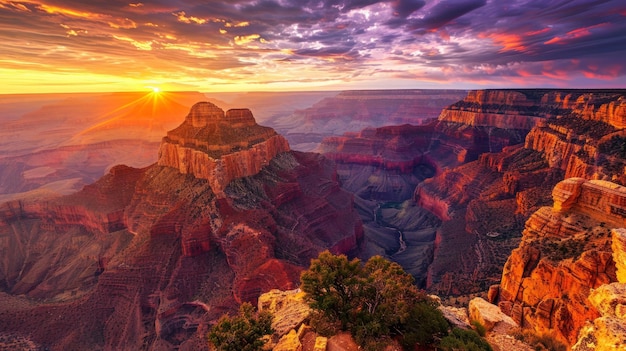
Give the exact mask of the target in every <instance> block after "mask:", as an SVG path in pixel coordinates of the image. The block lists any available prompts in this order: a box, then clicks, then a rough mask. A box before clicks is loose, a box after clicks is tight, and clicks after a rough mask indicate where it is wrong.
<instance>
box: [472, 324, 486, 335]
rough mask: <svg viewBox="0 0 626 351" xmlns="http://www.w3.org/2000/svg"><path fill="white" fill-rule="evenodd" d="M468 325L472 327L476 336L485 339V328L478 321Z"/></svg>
mask: <svg viewBox="0 0 626 351" xmlns="http://www.w3.org/2000/svg"><path fill="white" fill-rule="evenodd" d="M470 324H471V325H472V326H473V327H474V330H475V331H476V333H478V335H480V336H481V337H483V338H484V337H485V335H486V334H487V328H485V326H484V325H482V324H481V323H480V322H479V321H472V323H470Z"/></svg>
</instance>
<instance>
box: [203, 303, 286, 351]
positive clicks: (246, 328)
mask: <svg viewBox="0 0 626 351" xmlns="http://www.w3.org/2000/svg"><path fill="white" fill-rule="evenodd" d="M273 332H274V330H273V329H272V315H271V314H270V313H269V312H266V311H263V312H261V313H259V314H258V315H255V313H254V307H252V305H251V304H249V303H247V302H246V303H243V304H242V305H241V306H240V307H239V314H238V315H237V316H235V317H230V316H228V315H224V316H222V317H221V318H220V320H219V321H218V322H217V324H216V325H215V326H214V327H213V329H211V331H210V332H209V334H208V339H209V342H210V343H211V344H213V346H215V348H216V349H217V350H219V351H260V350H262V349H263V345H265V343H266V342H267V341H266V340H263V339H262V337H263V336H264V335H269V334H272V333H273Z"/></svg>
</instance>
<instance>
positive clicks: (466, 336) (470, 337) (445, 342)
mask: <svg viewBox="0 0 626 351" xmlns="http://www.w3.org/2000/svg"><path fill="white" fill-rule="evenodd" d="M439 347H440V348H441V349H442V350H444V351H456V350H467V351H492V350H493V349H492V348H491V346H490V345H489V343H487V341H486V340H485V339H483V338H481V337H480V335H478V333H476V332H475V331H473V330H465V329H460V328H454V329H452V333H450V335H448V336H446V337H445V338H443V339H442V340H441V343H440V344H439Z"/></svg>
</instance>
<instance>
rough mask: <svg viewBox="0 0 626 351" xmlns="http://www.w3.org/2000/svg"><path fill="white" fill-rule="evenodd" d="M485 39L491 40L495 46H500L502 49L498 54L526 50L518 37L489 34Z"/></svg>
mask: <svg viewBox="0 0 626 351" xmlns="http://www.w3.org/2000/svg"><path fill="white" fill-rule="evenodd" d="M479 37H480V36H479ZM487 37H489V38H490V39H491V40H493V41H494V42H495V43H496V44H498V45H501V46H502V49H500V52H506V51H519V52H521V51H524V50H526V46H524V45H522V42H523V41H522V37H521V36H520V35H517V34H506V33H504V34H499V33H492V34H489V35H488V36H487Z"/></svg>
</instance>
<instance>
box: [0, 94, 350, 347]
mask: <svg viewBox="0 0 626 351" xmlns="http://www.w3.org/2000/svg"><path fill="white" fill-rule="evenodd" d="M220 111H221V110H219V108H217V107H215V106H214V105H210V104H207V103H201V104H199V105H196V106H195V107H194V108H193V109H192V111H191V112H190V114H189V116H188V119H187V120H186V122H184V123H183V127H182V128H183V129H185V130H187V129H189V131H192V132H198V134H194V137H193V138H188V136H189V135H191V134H186V133H178V132H177V131H180V129H178V128H177V129H175V130H174V131H173V132H171V133H170V134H169V135H170V137H172V138H175V137H176V136H180V137H181V138H180V139H178V142H177V143H174V144H172V140H173V139H172V138H169V137H168V138H165V139H164V141H163V145H164V146H163V148H162V150H164V149H165V150H170V148H178V149H177V150H178V151H180V153H181V154H180V155H179V154H178V151H177V152H176V153H170V152H169V151H162V152H161V161H160V162H159V163H160V164H156V165H152V166H149V167H146V168H144V169H134V168H130V167H125V166H118V167H115V168H113V169H112V170H111V172H110V173H109V174H107V175H106V176H105V177H103V178H102V179H100V180H99V181H98V182H96V183H94V184H92V185H90V186H87V187H85V188H84V189H83V190H82V191H81V192H79V193H77V194H74V195H71V196H68V197H62V198H59V199H57V200H54V201H49V202H45V203H26V202H18V201H15V202H9V203H5V204H3V205H2V206H0V248H1V250H2V252H3V255H2V259H1V260H0V278H2V281H3V284H2V285H0V288H1V289H2V290H3V291H5V292H7V293H9V294H13V295H18V294H19V295H21V297H16V296H12V298H13V300H8V301H13V302H10V303H9V302H7V304H4V303H3V304H1V305H0V333H4V334H8V335H29V337H30V339H32V341H33V342H35V343H37V344H39V345H42V346H43V347H47V348H49V349H51V350H67V349H94V348H96V349H98V348H104V349H142V348H151V349H158V350H171V349H200V350H202V349H206V348H207V347H208V346H207V342H206V339H205V337H204V335H205V333H206V332H207V326H208V325H210V324H211V323H212V321H215V320H216V319H217V318H219V317H220V316H221V315H222V314H223V313H225V312H228V311H231V312H232V311H233V310H235V309H236V306H237V304H238V303H240V302H243V301H250V302H253V303H254V302H256V300H257V298H258V296H259V295H260V294H261V293H262V292H263V291H269V290H271V289H274V288H280V289H283V290H287V289H293V288H295V287H296V285H297V283H298V281H299V274H300V271H301V270H302V269H303V267H305V266H308V265H309V261H310V259H311V258H313V257H317V255H318V253H319V252H320V251H322V250H325V249H330V250H331V251H333V252H336V253H348V252H350V251H354V250H357V249H358V243H359V241H360V239H361V237H362V228H361V222H360V220H359V219H358V217H357V216H356V213H355V211H354V209H353V201H352V196H351V195H349V194H348V193H346V192H344V191H342V190H341V189H340V188H339V185H338V184H337V182H336V181H335V179H336V175H335V171H334V167H333V164H332V163H331V162H330V161H328V160H326V159H324V158H322V157H320V156H319V155H315V154H305V153H298V152H292V151H289V150H288V148H287V146H286V144H285V145H283V144H281V143H278V144H280V145H282V146H281V147H282V148H283V149H281V150H283V151H282V152H279V151H276V150H278V149H276V150H274V151H272V152H270V151H267V153H263V152H260V151H259V150H260V147H259V145H269V144H267V142H268V141H269V140H280V138H279V136H277V135H276V134H275V133H274V132H273V131H272V130H271V129H267V128H263V127H259V126H256V122H254V119H253V118H252V115H251V114H250V113H249V111H243V112H242V111H241V110H238V111H235V112H227V113H223V112H221V113H220ZM222 116H223V118H224V120H223V119H222ZM209 120H211V121H213V122H215V123H214V124H212V126H213V127H215V129H214V130H213V129H211V128H212V127H208V126H209V123H208V121H209ZM225 120H227V121H229V122H230V124H229V123H225V122H224V121H225ZM205 122H206V123H207V124H206V125H205V124H203V123H205ZM194 123H195V126H194ZM205 127H207V128H209V129H211V133H209V132H208V129H207V130H204V129H203V128H205ZM196 128H198V129H197V130H196ZM248 129H250V130H253V131H255V133H256V131H263V132H262V133H261V132H259V133H256V134H255V135H256V139H255V140H253V141H252V140H251V139H250V138H251V134H246V133H247V132H246V131H247V130H248ZM205 132H206V133H205ZM202 133H205V134H202ZM231 136H236V137H233V138H231ZM203 138H208V139H203ZM237 138H239V139H237ZM213 140H221V141H225V142H230V144H226V145H223V144H218V143H215V142H214V141H213ZM264 143H265V144H264ZM270 143H271V141H270ZM196 144H197V145H200V146H198V148H196ZM235 144H236V145H235ZM202 145H205V146H206V145H209V146H211V145H212V146H216V147H217V146H219V145H221V146H220V147H221V149H220V150H217V151H215V150H213V149H211V150H213V151H210V150H209V149H210V147H208V148H203V147H204V146H202ZM284 148H287V149H286V150H285V149H284ZM269 149H271V148H269ZM269 149H268V150H269ZM170 151H171V150H170ZM189 153H191V154H194V155H198V154H199V153H205V155H206V156H197V157H195V158H193V157H192V158H185V157H186V156H185V155H187V154H189ZM235 153H236V154H237V157H238V160H239V159H241V160H239V161H241V162H243V163H237V162H239V161H237V162H230V161H228V162H226V161H225V160H229V157H231V156H232V155H233V154H235ZM176 155H178V156H180V157H178V156H176ZM176 157H178V158H176ZM206 157H210V158H212V159H213V160H215V163H216V164H218V165H220V166H219V167H217V168H216V169H215V172H214V173H203V172H204V171H205V170H206V169H205V168H203V167H204V166H205V165H206V160H207V159H206ZM264 157H267V159H264ZM172 160H178V161H180V162H178V163H176V164H170V161H172ZM181 165H184V167H182V166H181ZM181 167H182V169H181ZM188 170H190V171H192V172H187V171H188ZM196 170H198V171H199V173H197V174H196V173H194V172H193V171H196ZM220 172H221V173H220ZM196 175H197V176H196ZM204 176H207V177H209V178H210V177H212V176H216V177H218V178H219V179H214V178H210V179H205V178H203V177H204ZM9 248H10V249H9ZM77 277H78V278H77ZM3 301H4V300H3ZM15 301H20V303H15ZM42 301H46V302H42Z"/></svg>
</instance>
